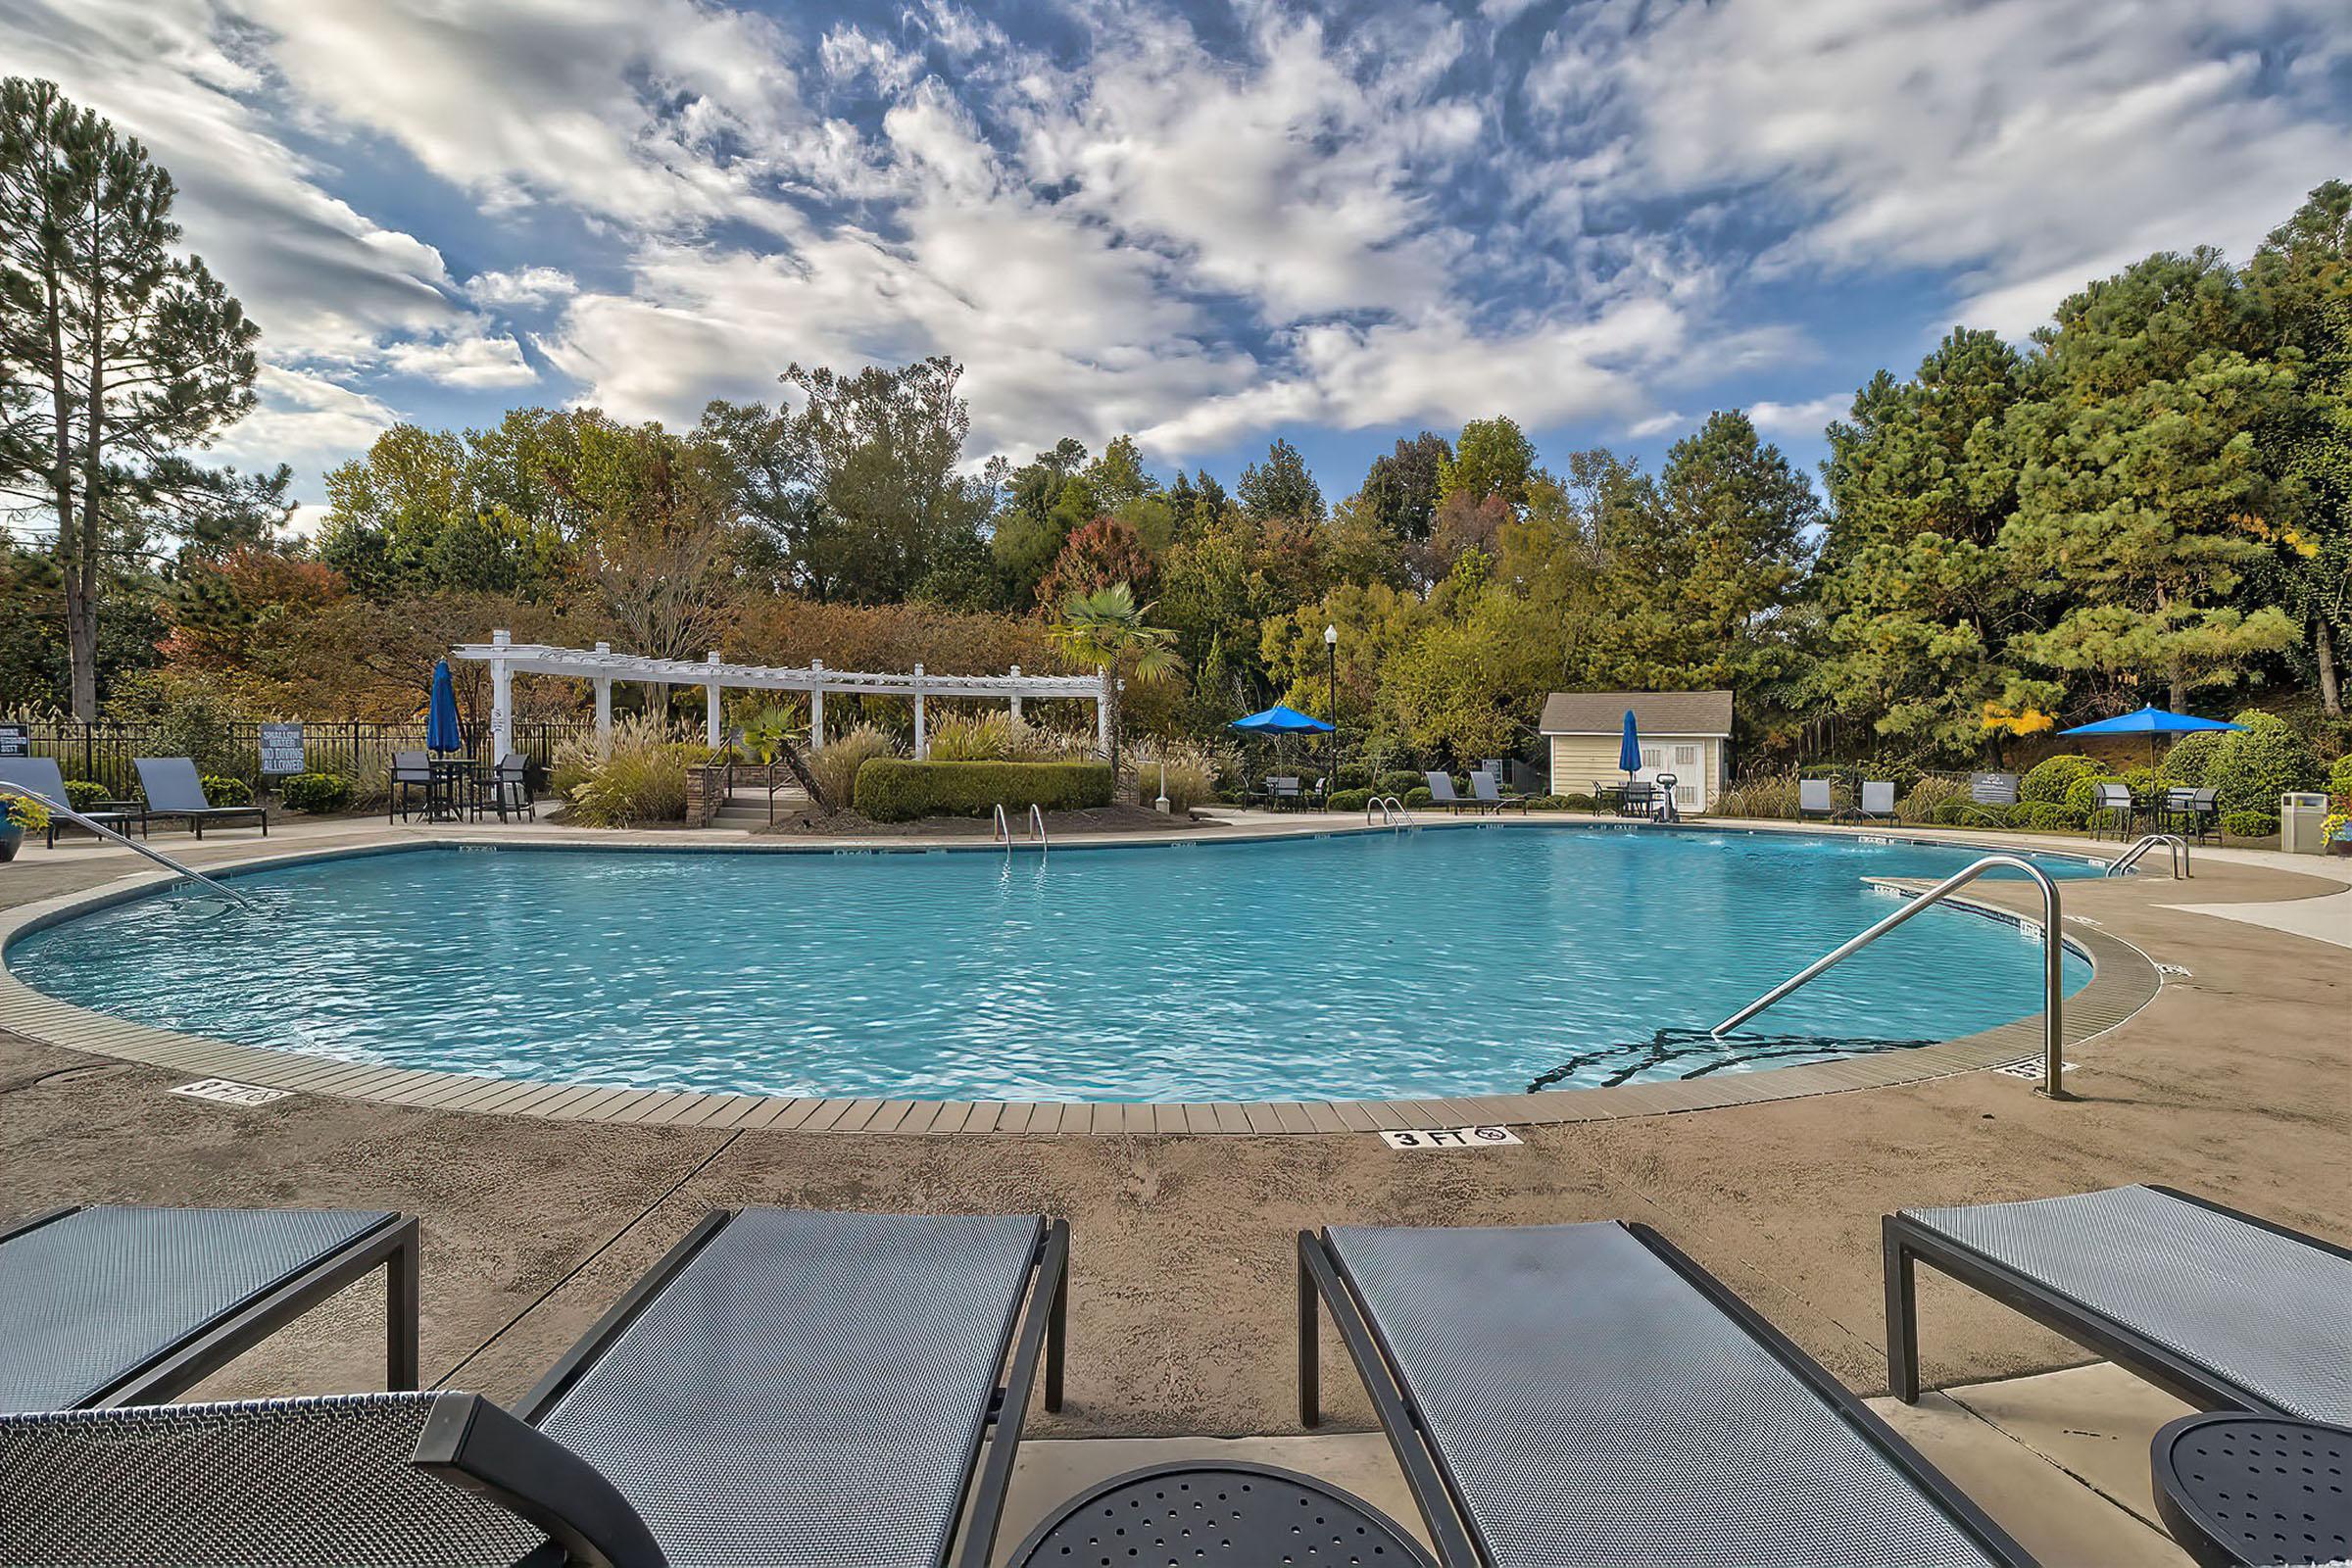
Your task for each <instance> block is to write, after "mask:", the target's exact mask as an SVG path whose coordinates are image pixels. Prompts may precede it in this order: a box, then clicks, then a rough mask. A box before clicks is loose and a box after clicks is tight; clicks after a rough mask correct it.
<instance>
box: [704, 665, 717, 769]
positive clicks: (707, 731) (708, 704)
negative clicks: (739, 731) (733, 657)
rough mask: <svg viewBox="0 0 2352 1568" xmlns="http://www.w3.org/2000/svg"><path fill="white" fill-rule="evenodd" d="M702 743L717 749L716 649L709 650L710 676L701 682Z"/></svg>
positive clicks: (714, 749)
mask: <svg viewBox="0 0 2352 1568" xmlns="http://www.w3.org/2000/svg"><path fill="white" fill-rule="evenodd" d="M703 744H704V745H706V746H708V747H710V748H711V750H712V751H714V752H715V751H717V750H718V650H717V649H715V648H713V649H711V678H710V679H709V680H707V681H705V682H703Z"/></svg>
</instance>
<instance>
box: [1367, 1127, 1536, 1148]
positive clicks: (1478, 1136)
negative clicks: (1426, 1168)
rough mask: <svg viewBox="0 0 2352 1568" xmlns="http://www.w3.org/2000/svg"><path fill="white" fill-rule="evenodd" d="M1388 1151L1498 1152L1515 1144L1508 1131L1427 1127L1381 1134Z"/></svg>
mask: <svg viewBox="0 0 2352 1568" xmlns="http://www.w3.org/2000/svg"><path fill="white" fill-rule="evenodd" d="M1380 1141H1381V1142H1382V1143H1384V1144H1387V1145H1388V1146H1389V1147H1390V1148H1391V1149H1421V1150H1428V1149H1501V1148H1503V1147H1504V1146H1505V1145H1508V1144H1515V1143H1517V1142H1518V1141H1519V1137H1518V1135H1517V1134H1516V1133H1514V1132H1512V1131H1511V1130H1510V1129H1509V1128H1508V1127H1431V1128H1427V1129H1424V1130H1421V1131H1417V1132H1409V1133H1392V1132H1384V1133H1382V1134H1381V1135H1380Z"/></svg>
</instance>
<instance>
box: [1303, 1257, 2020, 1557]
mask: <svg viewBox="0 0 2352 1568" xmlns="http://www.w3.org/2000/svg"><path fill="white" fill-rule="evenodd" d="M1618 1223H1620V1224H1622V1225H1623V1226H1624V1228H1625V1229H1626V1231H1627V1232H1628V1233H1630V1234H1631V1235H1632V1236H1633V1238H1634V1239H1635V1240H1636V1241H1638V1242H1640V1243H1641V1244H1642V1246H1643V1247H1645V1248H1647V1249H1648V1250H1650V1251H1651V1252H1653V1253H1654V1254H1656V1256H1657V1257H1658V1259H1659V1260H1660V1261H1661V1262H1663V1263H1665V1264H1666V1266H1667V1267H1669V1268H1671V1269H1673V1270H1674V1272H1675V1273H1677V1274H1679V1275H1680V1276H1682V1278H1683V1279H1684V1281H1685V1282H1686V1283H1688V1284H1689V1285H1691V1287H1692V1288H1693V1289H1694V1290H1696V1291H1697V1292H1698V1294H1699V1295H1700V1296H1701V1297H1703V1298H1704V1299H1706V1300H1707V1302H1708V1303H1709V1304H1710V1305H1712V1306H1713V1307H1714V1308H1715V1309H1716V1310H1717V1311H1720V1312H1722V1313H1723V1314H1724V1315H1725V1316H1726V1317H1728V1318H1730V1319H1731V1320H1732V1321H1733V1323H1735V1324H1736V1325H1738V1326H1739V1328H1740V1332H1742V1333H1744V1334H1746V1335H1747V1336H1748V1337H1749V1338H1750V1339H1752V1340H1754V1341H1755V1342H1756V1343H1757V1344H1758V1345H1760V1346H1762V1347H1763V1348H1765V1349H1766V1350H1767V1351H1768V1352H1770V1353H1771V1355H1772V1356H1773V1358H1774V1359H1775V1360H1777V1361H1779V1362H1780V1363H1781V1364H1782V1365H1783V1366H1786V1367H1787V1368H1788V1369H1789V1371H1790V1372H1792V1373H1794V1374H1795V1375H1796V1376H1797V1378H1798V1379H1800V1380H1801V1381H1802V1382H1803V1383H1804V1384H1805V1385H1806V1386H1807V1387H1808V1388H1810V1389H1811V1390H1812V1391H1813V1392H1814V1393H1815V1394H1818V1395H1819V1396H1820V1397H1822V1399H1823V1400H1824V1401H1826V1402H1827V1403H1828V1404H1829V1405H1830V1406H1831V1407H1832V1408H1833V1409H1835V1410H1836V1411H1837V1412H1838V1415H1839V1416H1841V1417H1842V1418H1843V1419H1844V1420H1845V1421H1846V1423H1847V1424H1848V1425H1849V1426H1850V1427H1852V1429H1853V1431H1854V1434H1855V1435H1856V1436H1857V1437H1859V1438H1860V1439H1862V1441H1863V1442H1865V1443H1867V1444H1868V1445H1869V1446H1871V1447H1872V1448H1873V1449H1875V1450H1877V1452H1878V1453H1879V1455H1880V1456H1881V1457H1882V1458H1884V1459H1886V1460H1887V1463H1888V1464H1890V1465H1892V1466H1893V1467H1894V1468H1895V1469H1896V1470H1898V1471H1900V1472H1901V1473H1902V1474H1903V1475H1904V1476H1905V1477H1906V1478H1907V1479H1908V1480H1910V1481H1911V1482H1912V1483H1913V1484H1915V1485H1916V1486H1918V1487H1919V1489H1920V1491H1921V1492H1922V1493H1923V1494H1924V1495H1926V1496H1927V1497H1928V1498H1929V1499H1930V1500H1931V1501H1933V1502H1934V1503H1935V1504H1936V1507H1937V1508H1938V1509H1940V1510H1941V1511H1942V1512H1943V1513H1944V1514H1945V1515H1946V1516H1947V1517H1948V1518H1950V1519H1951V1520H1952V1522H1953V1523H1954V1524H1955V1525H1957V1526H1958V1527H1959V1528H1960V1529H1961V1530H1962V1531H1963V1532H1964V1533H1965V1534H1967V1535H1968V1536H1970V1537H1972V1538H1973V1539H1974V1540H1975V1541H1976V1542H1977V1544H1979V1545H1981V1546H1983V1547H1984V1548H1985V1551H1986V1552H1987V1553H1988V1554H1989V1555H1990V1556H1991V1557H1992V1558H1993V1559H1994V1560H1996V1561H1999V1562H2005V1563H2011V1564H2016V1565H2019V1568H2033V1561H2034V1560H2033V1558H2031V1557H2029V1556H2027V1555H2026V1553H2025V1551H2024V1550H2023V1549H2022V1548H2021V1547H2019V1546H2018V1544H2016V1543H2015V1542H2014V1541H2012V1540H2010V1539H2009V1536H2008V1533H2007V1532H2005V1531H2004V1530H2002V1529H2001V1527H2000V1526H1998V1525H1996V1524H1994V1523H1993V1522H1992V1520H1991V1518H1990V1517H1989V1516H1988V1515H1986V1514H1985V1511H1984V1510H1983V1509H1981V1508H1979V1507H1978V1506H1977V1505H1976V1504H1975V1503H1974V1502H1972V1501H1971V1500H1970V1499H1969V1498H1968V1496H1967V1495H1966V1494H1964V1493H1962V1492H1961V1491H1960V1490H1959V1489H1958V1488H1956V1487H1954V1486H1953V1485H1952V1484H1951V1483H1950V1482H1949V1481H1947V1480H1945V1479H1944V1478H1943V1476H1942V1475H1941V1474H1940V1473H1938V1472H1937V1471H1936V1469H1935V1468H1934V1467H1933V1466H1932V1465H1930V1464H1928V1463H1927V1461H1926V1460H1924V1459H1922V1458H1921V1457H1920V1456H1919V1454H1918V1453H1916V1452H1915V1451H1913V1449H1912V1448H1911V1446H1909V1445H1908V1444H1906V1443H1904V1442H1903V1440H1902V1439H1901V1438H1900V1437H1898V1436H1896V1435H1895V1432H1894V1429H1893V1428H1891V1427H1889V1426H1887V1423H1886V1422H1884V1421H1882V1420H1880V1419H1879V1417H1878V1416H1876V1415H1875V1414H1873V1413H1872V1412H1871V1409H1870V1407H1869V1406H1868V1405H1866V1404H1864V1403H1863V1402H1862V1401H1861V1400H1860V1399H1858V1398H1856V1397H1854V1395H1853V1394H1852V1392H1851V1391H1849V1390H1848V1389H1847V1388H1846V1387H1845V1385H1843V1384H1841V1383H1839V1382H1838V1380H1837V1379H1836V1378H1834V1377H1832V1376H1831V1375H1830V1374H1829V1372H1828V1371H1827V1370H1825V1369H1824V1368H1823V1367H1822V1365H1821V1363H1819V1362H1818V1361H1815V1360H1814V1359H1813V1358H1812V1357H1811V1356H1809V1355H1807V1354H1806V1353H1805V1352H1804V1351H1803V1350H1801V1349H1799V1348H1797V1346H1796V1344H1795V1342H1794V1341H1792V1340H1790V1339H1789V1337H1788V1336H1787V1335H1785V1334H1783V1333H1782V1332H1781V1331H1780V1330H1779V1329H1777V1328H1775V1327H1773V1326H1772V1324H1771V1323H1770V1322H1768V1321H1767V1320H1766V1319H1765V1318H1764V1317H1762V1316H1761V1315H1760V1314H1758V1313H1757V1311H1756V1310H1755V1308H1753V1307H1751V1306H1749V1305H1748V1304H1747V1303H1746V1302H1745V1301H1743V1300H1741V1299H1740V1298H1739V1297H1738V1296H1736V1295H1734V1294H1733V1293H1732V1291H1731V1290H1730V1289H1729V1288H1727V1287H1726V1286H1725V1285H1724V1284H1723V1282H1722V1281H1720V1280H1718V1279H1716V1278H1715V1276H1714V1275H1712V1274H1709V1273H1708V1272H1707V1271H1706V1270H1705V1269H1703V1268H1701V1267H1700V1266H1699V1265H1698V1264H1697V1263H1696V1262H1694V1261H1692V1260H1691V1258H1690V1257H1689V1256H1687V1255H1685V1254H1684V1252H1683V1251H1682V1250H1681V1249H1679V1248H1677V1247H1676V1246H1675V1245H1674V1244H1673V1243H1672V1242H1669V1241H1668V1240H1666V1238H1665V1237H1663V1236H1661V1235H1659V1234H1658V1233H1657V1232H1656V1231H1655V1230H1652V1229H1651V1228H1650V1227H1649V1226H1647V1225H1642V1224H1638V1223H1633V1222H1629V1221H1619V1222H1618ZM1318 1302H1320V1303H1321V1304H1322V1305H1323V1306H1324V1307H1326V1308H1328V1309H1329V1311H1330V1313H1331V1320H1332V1323H1333V1324H1334V1325H1335V1326H1336V1327H1337V1328H1338V1329H1339V1331H1340V1339H1341V1343H1342V1344H1344V1345H1345V1346H1346V1347H1347V1348H1348V1359H1349V1360H1350V1361H1352V1362H1353V1363H1354V1365H1355V1372H1356V1376H1357V1377H1358V1378H1359V1379H1360V1380H1361V1381H1362V1383H1363V1385H1364V1392H1365V1393H1366V1394H1367V1395H1369V1396H1370V1397H1371V1399H1372V1407H1373V1410H1374V1411H1375V1412H1376V1413H1377V1414H1378V1416H1379V1418H1380V1426H1381V1431H1382V1432H1383V1433H1384V1434H1386V1435H1387V1437H1388V1440H1389V1446H1390V1448H1391V1449H1392V1450H1393V1451H1394V1452H1395V1454H1396V1457H1397V1468H1398V1469H1399V1470H1401V1471H1403V1472H1404V1479H1405V1485H1406V1486H1407V1487H1409V1488H1410V1489H1411V1490H1412V1494H1413V1502H1414V1505H1415V1506H1416V1507H1418V1508H1419V1509H1420V1511H1421V1520H1422V1523H1423V1524H1424V1525H1426V1526H1427V1527H1428V1530H1429V1535H1430V1540H1431V1541H1432V1542H1434V1543H1435V1544H1437V1548H1438V1560H1439V1561H1440V1562H1441V1563H1443V1564H1444V1565H1445V1568H1487V1565H1488V1564H1489V1563H1491V1562H1492V1561H1493V1557H1492V1555H1491V1554H1490V1553H1489V1552H1488V1550H1487V1548H1486V1545H1485V1544H1484V1543H1483V1542H1481V1543H1479V1544H1475V1545H1474V1544H1472V1538H1473V1533H1474V1532H1475V1531H1476V1530H1477V1524H1476V1522H1475V1519H1474V1517H1473V1515H1472V1514H1471V1512H1470V1510H1469V1507H1468V1506H1467V1504H1466V1503H1465V1502H1464V1500H1463V1497H1462V1495H1461V1489H1460V1486H1459V1483H1458V1481H1457V1479H1456V1477H1455V1475H1454V1473H1453V1470H1452V1467H1451V1466H1450V1465H1449V1464H1448V1463H1447V1462H1446V1455H1445V1454H1444V1453H1443V1452H1441V1451H1439V1450H1438V1448H1437V1447H1436V1446H1435V1445H1434V1444H1432V1443H1430V1442H1429V1440H1428V1439H1427V1438H1426V1436H1425V1435H1424V1431H1423V1426H1422V1422H1421V1419H1420V1416H1419V1414H1418V1413H1417V1412H1416V1411H1415V1410H1414V1408H1413V1405H1412V1397H1411V1396H1410V1395H1409V1394H1408V1393H1406V1392H1405V1385H1404V1378H1403V1375H1402V1373H1401V1372H1400V1371H1399V1370H1398V1368H1397V1362H1396V1357H1395V1355H1394V1353H1393V1352H1392V1351H1391V1349H1390V1347H1389V1343H1388V1340H1387V1338H1386V1336H1384V1335H1383V1334H1382V1333H1381V1332H1380V1328H1379V1325H1378V1324H1377V1323H1376V1322H1375V1321H1373V1319H1372V1318H1371V1316H1370V1314H1369V1313H1368V1312H1367V1311H1366V1310H1365V1308H1364V1305H1363V1302H1362V1300H1361V1299H1360V1298H1359V1297H1358V1296H1357V1295H1356V1292H1355V1289H1354V1286H1353V1285H1352V1283H1350V1282H1349V1281H1348V1271H1347V1265H1346V1264H1345V1263H1344V1262H1342V1261H1341V1259H1340V1257H1339V1255H1338V1253H1336V1252H1335V1251H1334V1250H1332V1248H1331V1245H1330V1242H1329V1240H1328V1235H1327V1234H1326V1235H1324V1236H1318V1235H1317V1234H1316V1233H1314V1232H1312V1231H1300V1232H1299V1424H1300V1425H1301V1426H1305V1427H1308V1428H1312V1427H1314V1426H1316V1425H1318V1424H1319V1423H1320V1420H1321V1415H1322V1412H1321V1408H1320V1405H1321V1367H1320V1365H1319V1363H1318V1360H1317V1356H1318V1354H1319V1351H1320V1340H1319V1329H1320V1320H1319V1317H1318V1314H1317V1312H1316V1306H1317V1303H1318Z"/></svg>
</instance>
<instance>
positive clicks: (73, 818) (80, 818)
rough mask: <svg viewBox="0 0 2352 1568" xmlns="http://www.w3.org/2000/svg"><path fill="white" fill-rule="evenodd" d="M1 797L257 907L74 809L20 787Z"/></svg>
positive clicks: (1, 791) (2, 787)
mask: <svg viewBox="0 0 2352 1568" xmlns="http://www.w3.org/2000/svg"><path fill="white" fill-rule="evenodd" d="M0 795H14V796H16V797H18V798H19V799H21V800H27V801H30V802H32V803H33V804H34V805H36V806H38V807H39V808H40V809H42V810H44V811H47V812H48V813H49V814H50V815H52V816H62V817H64V818H65V819H66V820H67V821H69V822H74V823H78V824H79V825H80V826H82V827H86V828H88V829H89V830H90V831H91V832H92V833H95V834H96V835H98V837H100V838H102V839H113V840H114V841H115V842H116V843H117V844H120V845H122V846H123V848H124V849H126V850H135V851H137V852H138V853H139V854H141V855H144V856H145V857H147V858H149V859H150V860H153V861H154V862H155V863H156V864H158V865H161V866H164V867H166V868H168V869H170V870H171V871H172V872H174V873H176V874H177V875H179V876H182V877H185V878H186V879H187V880H189V881H190V882H201V883H203V884H204V885H205V886H206V887H208V888H210V889H212V890H213V891H214V892H215V893H218V894H220V895H221V897H222V898H224V899H226V900H228V902H229V903H231V904H234V905H237V906H240V907H244V908H248V909H250V908H253V907H255V905H254V902H253V901H252V900H251V899H249V898H247V897H246V896H245V895H244V894H242V893H239V892H238V891H237V890H236V889H234V888H232V887H229V886H227V885H226V884H225V883H221V882H216V881H214V880H213V879H212V878H211V877H209V876H206V875H205V874H204V873H203V872H202V871H199V870H197V869H196V868H195V867H193V866H188V865H182V864H180V863H179V862H178V861H177V860H174V859H173V858H172V857H170V856H169V855H166V854H165V853H164V852H163V851H161V850H159V849H156V848H154V847H153V846H152V845H147V844H140V843H138V842H136V841H135V840H132V839H128V838H125V837H123V835H122V834H120V833H118V832H116V831H115V830H114V829H113V828H111V827H108V826H106V825H105V824H104V823H102V822H97V821H93V820H91V819H90V818H89V817H87V816H84V815H82V813H81V812H79V811H77V810H75V809H73V807H71V806H60V805H59V804H58V803H57V802H55V801H53V800H51V799H49V798H48V797H47V796H45V795H36V794H34V793H33V792H32V791H30V790H28V789H25V788H24V787H23V786H21V785H16V784H9V783H5V782H0Z"/></svg>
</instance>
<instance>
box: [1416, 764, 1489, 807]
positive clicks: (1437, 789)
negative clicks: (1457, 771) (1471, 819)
mask: <svg viewBox="0 0 2352 1568" xmlns="http://www.w3.org/2000/svg"><path fill="white" fill-rule="evenodd" d="M1421 776H1422V777H1423V778H1424V779H1426V780H1428V782H1429V804H1430V805H1432V806H1443V807H1445V808H1446V809H1447V810H1448V811H1457V812H1458V811H1463V810H1471V811H1475V810H1480V809H1482V808H1481V807H1480V806H1479V804H1478V802H1476V801H1466V800H1464V799H1462V797H1461V795H1460V794H1459V793H1458V792H1457V791H1456V790H1455V789H1454V787H1453V775H1452V774H1450V773H1435V772H1432V773H1424V774H1422V775H1421Z"/></svg>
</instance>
